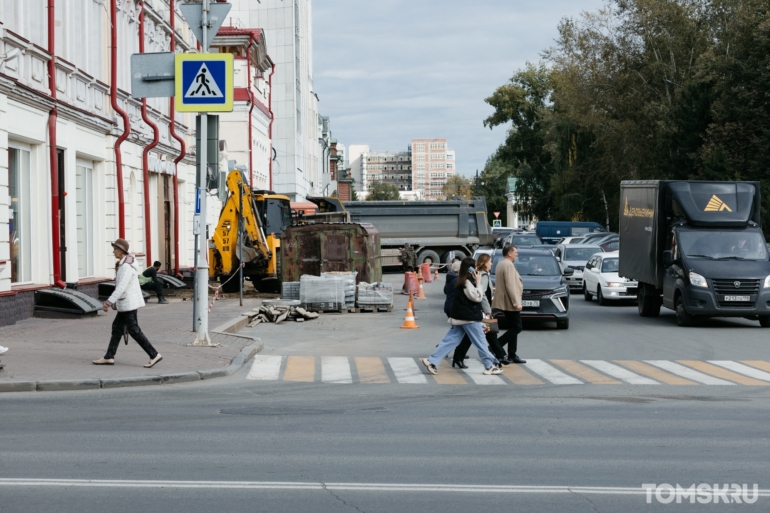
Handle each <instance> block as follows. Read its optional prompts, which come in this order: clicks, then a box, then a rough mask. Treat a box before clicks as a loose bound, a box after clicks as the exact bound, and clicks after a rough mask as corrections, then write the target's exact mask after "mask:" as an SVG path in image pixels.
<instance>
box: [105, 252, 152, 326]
mask: <svg viewBox="0 0 770 513" xmlns="http://www.w3.org/2000/svg"><path fill="white" fill-rule="evenodd" d="M129 256H130V255H129ZM127 258H128V256H125V257H123V258H122V259H121V261H120V265H119V266H118V276H117V277H116V278H115V292H113V293H112V295H111V296H110V297H109V299H108V300H107V301H109V302H110V303H112V304H114V305H115V306H116V307H117V309H118V312H131V311H133V310H136V309H138V308H142V307H143V306H144V296H142V289H141V288H140V287H139V269H137V268H136V267H135V265H136V260H134V258H133V257H131V258H130V260H129V261H131V263H128V262H126V259H127Z"/></svg>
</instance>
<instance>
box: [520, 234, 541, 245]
mask: <svg viewBox="0 0 770 513" xmlns="http://www.w3.org/2000/svg"><path fill="white" fill-rule="evenodd" d="M513 244H514V245H516V246H542V245H543V243H542V241H541V240H540V239H539V238H537V236H536V235H515V236H514V237H513Z"/></svg>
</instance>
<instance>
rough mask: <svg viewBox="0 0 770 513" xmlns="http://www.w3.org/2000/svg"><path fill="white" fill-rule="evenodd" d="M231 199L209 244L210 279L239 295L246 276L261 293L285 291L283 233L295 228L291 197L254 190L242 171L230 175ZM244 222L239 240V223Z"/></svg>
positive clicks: (220, 216) (228, 184)
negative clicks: (292, 217)
mask: <svg viewBox="0 0 770 513" xmlns="http://www.w3.org/2000/svg"><path fill="white" fill-rule="evenodd" d="M227 190H228V198H227V201H226V202H225V204H224V206H223V207H222V211H221V212H220V214H219V222H218V223H217V227H216V230H215V231H214V234H213V236H212V237H211V240H210V241H209V277H210V278H211V279H213V280H216V279H218V280H219V282H220V283H222V290H223V291H225V292H238V290H240V286H241V282H240V278H239V276H237V274H238V271H239V266H240V265H241V262H243V264H244V267H243V276H244V277H247V278H248V279H249V280H251V283H252V284H253V285H254V288H255V289H257V291H259V292H279V291H280V290H281V261H280V258H281V250H280V248H281V234H282V233H283V231H284V230H285V229H286V228H287V227H288V226H290V225H291V220H292V219H291V203H290V200H289V197H288V196H283V195H281V194H275V193H274V192H272V191H252V190H251V188H250V187H249V184H248V183H247V182H246V181H245V180H244V178H243V175H242V174H241V171H239V170H235V171H231V172H230V174H228V175H227ZM240 219H242V220H243V232H242V233H243V238H242V240H239V237H238V233H239V227H238V221H239V220H240Z"/></svg>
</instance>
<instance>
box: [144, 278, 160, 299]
mask: <svg viewBox="0 0 770 513" xmlns="http://www.w3.org/2000/svg"><path fill="white" fill-rule="evenodd" d="M142 289H144V290H154V291H155V295H156V296H158V299H163V283H161V281H160V280H157V281H156V280H153V281H150V282H147V283H145V284H144V285H142Z"/></svg>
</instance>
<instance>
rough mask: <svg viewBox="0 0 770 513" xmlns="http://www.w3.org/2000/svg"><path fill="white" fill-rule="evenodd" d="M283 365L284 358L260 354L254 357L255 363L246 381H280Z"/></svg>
mask: <svg viewBox="0 0 770 513" xmlns="http://www.w3.org/2000/svg"><path fill="white" fill-rule="evenodd" d="M281 363H283V356H276V355H263V354H258V355H257V356H255V357H254V363H252V364H251V369H249V374H248V375H247V376H246V379H253V380H261V381H274V380H277V379H278V375H279V374H280V373H281Z"/></svg>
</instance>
